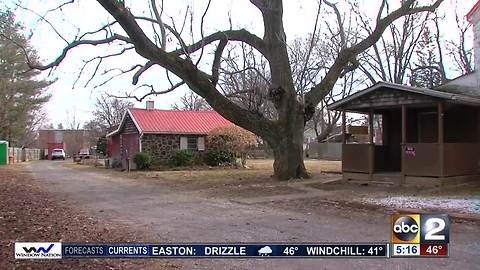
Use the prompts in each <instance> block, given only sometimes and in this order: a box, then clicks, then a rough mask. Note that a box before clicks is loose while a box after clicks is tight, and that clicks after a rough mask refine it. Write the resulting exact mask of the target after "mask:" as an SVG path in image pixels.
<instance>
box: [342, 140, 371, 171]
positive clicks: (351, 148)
mask: <svg viewBox="0 0 480 270" xmlns="http://www.w3.org/2000/svg"><path fill="white" fill-rule="evenodd" d="M373 151H374V146H373V145H372V144H344V145H343V147H342V171H344V172H361V173H372V172H373V163H374V161H373V154H374V153H373Z"/></svg>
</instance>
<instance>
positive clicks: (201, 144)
mask: <svg viewBox="0 0 480 270" xmlns="http://www.w3.org/2000/svg"><path fill="white" fill-rule="evenodd" d="M197 147H198V151H204V150H205V137H198V140H197Z"/></svg>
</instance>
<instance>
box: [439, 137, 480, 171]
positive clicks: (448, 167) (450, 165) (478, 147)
mask: <svg viewBox="0 0 480 270" xmlns="http://www.w3.org/2000/svg"><path fill="white" fill-rule="evenodd" d="M443 151H444V161H445V164H444V172H443V174H444V176H462V175H471V174H480V170H479V169H480V167H479V165H480V144H478V143H446V144H444V150H443Z"/></svg>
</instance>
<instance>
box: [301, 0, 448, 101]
mask: <svg viewBox="0 0 480 270" xmlns="http://www.w3.org/2000/svg"><path fill="white" fill-rule="evenodd" d="M443 1H444V0H436V1H435V2H434V3H433V4H432V5H428V6H421V7H413V5H414V4H415V2H416V0H405V1H404V2H403V4H402V6H401V7H400V8H398V9H397V10H395V11H393V12H392V13H390V14H388V15H387V16H385V17H384V18H382V19H380V20H379V21H378V22H377V25H376V27H375V29H374V30H373V31H372V32H371V34H369V35H368V36H367V37H366V38H365V39H363V40H362V41H360V42H359V43H357V44H356V45H353V46H352V47H349V48H346V49H343V50H342V51H341V52H340V54H339V55H338V57H337V59H335V62H334V64H333V65H332V67H331V68H330V70H329V71H328V72H327V74H326V75H325V77H324V79H323V80H322V81H321V82H320V83H319V84H317V85H316V86H315V87H313V88H312V90H310V91H309V92H308V93H307V94H306V101H307V102H308V103H309V104H318V102H320V100H322V99H323V97H324V96H325V95H326V94H327V93H328V92H330V91H331V89H332V88H333V86H334V85H335V83H336V81H337V80H338V78H339V77H340V75H341V74H342V72H343V71H344V69H345V67H347V66H348V64H349V63H350V62H352V60H353V61H354V59H355V58H356V56H357V55H358V54H359V53H361V52H363V51H365V50H366V49H368V48H369V47H371V46H372V45H373V44H375V43H376V42H377V41H378V40H379V39H380V38H381V36H382V34H383V32H384V31H385V30H386V28H387V27H388V26H389V25H391V24H392V23H393V22H394V21H395V20H397V19H398V18H401V17H403V16H406V15H410V14H415V13H419V12H433V11H435V10H436V9H437V8H438V6H439V5H440V4H441V3H442V2H443Z"/></svg>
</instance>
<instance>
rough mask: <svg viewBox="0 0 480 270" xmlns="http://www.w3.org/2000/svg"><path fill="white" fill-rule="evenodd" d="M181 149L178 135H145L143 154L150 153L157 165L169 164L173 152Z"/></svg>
mask: <svg viewBox="0 0 480 270" xmlns="http://www.w3.org/2000/svg"><path fill="white" fill-rule="evenodd" d="M179 149H180V135H178V134H143V137H142V152H144V153H148V154H149V155H150V156H151V157H152V159H153V162H154V163H155V164H166V163H168V161H169V159H170V156H171V154H172V153H173V151H175V150H179Z"/></svg>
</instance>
